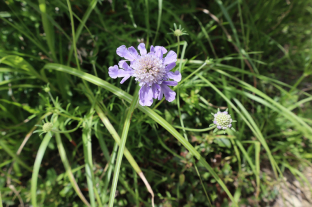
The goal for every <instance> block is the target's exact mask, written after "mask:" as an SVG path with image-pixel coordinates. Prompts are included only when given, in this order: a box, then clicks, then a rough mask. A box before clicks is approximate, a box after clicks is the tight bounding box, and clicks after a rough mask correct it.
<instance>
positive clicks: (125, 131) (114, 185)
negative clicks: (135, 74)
mask: <svg viewBox="0 0 312 207" xmlns="http://www.w3.org/2000/svg"><path fill="white" fill-rule="evenodd" d="M138 89H139V87H137V89H136V90H135V92H134V98H133V100H132V102H131V105H130V107H129V109H128V113H127V116H126V119H125V123H124V127H123V131H122V135H121V142H120V145H119V150H118V155H117V161H116V165H115V171H114V177H113V182H112V187H111V193H110V197H109V207H113V206H114V199H115V193H116V188H117V182H118V177H119V172H120V166H121V161H122V157H123V154H124V150H125V145H126V141H127V137H128V132H129V128H130V120H131V116H132V113H133V111H134V108H135V106H136V105H137V102H138V100H139V90H138Z"/></svg>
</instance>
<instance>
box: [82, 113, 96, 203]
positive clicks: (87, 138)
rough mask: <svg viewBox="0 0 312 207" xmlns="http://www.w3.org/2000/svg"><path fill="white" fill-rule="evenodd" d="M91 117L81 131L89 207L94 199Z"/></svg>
mask: <svg viewBox="0 0 312 207" xmlns="http://www.w3.org/2000/svg"><path fill="white" fill-rule="evenodd" d="M91 122H92V116H91V117H90V118H89V120H88V121H86V122H85V124H84V128H83V131H82V141H83V153H84V160H85V169H86V178H87V184H88V190H89V197H90V204H91V207H95V197H94V191H93V188H94V184H93V183H94V174H93V164H92V148H91V124H92V123H91Z"/></svg>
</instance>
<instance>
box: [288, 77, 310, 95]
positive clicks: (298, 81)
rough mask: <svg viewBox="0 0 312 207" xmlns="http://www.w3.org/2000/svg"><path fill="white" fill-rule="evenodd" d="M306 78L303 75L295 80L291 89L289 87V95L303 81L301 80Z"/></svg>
mask: <svg viewBox="0 0 312 207" xmlns="http://www.w3.org/2000/svg"><path fill="white" fill-rule="evenodd" d="M305 77H307V75H306V74H305V73H303V74H302V76H301V77H300V78H299V79H298V80H297V82H296V83H295V84H294V85H293V87H291V89H290V91H289V93H291V92H293V91H294V90H295V89H296V88H297V86H298V85H299V84H300V83H301V81H303V79H304V78H305Z"/></svg>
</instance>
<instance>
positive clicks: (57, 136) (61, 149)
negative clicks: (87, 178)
mask: <svg viewBox="0 0 312 207" xmlns="http://www.w3.org/2000/svg"><path fill="white" fill-rule="evenodd" d="M55 140H56V144H57V148H58V150H59V153H60V157H61V160H62V162H63V165H64V168H65V170H66V173H67V176H68V178H69V181H70V183H71V184H72V186H73V188H74V190H75V191H76V193H77V195H78V196H79V198H80V199H81V200H82V202H83V203H84V204H85V205H86V206H88V207H91V206H90V204H89V202H88V201H87V200H86V198H85V197H84V196H83V194H82V193H81V191H80V189H79V186H78V184H77V182H76V180H75V177H74V175H73V173H72V170H71V167H70V165H69V162H68V159H67V156H66V152H65V149H64V146H63V143H62V140H61V136H60V134H59V133H55Z"/></svg>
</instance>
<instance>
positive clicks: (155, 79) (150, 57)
mask: <svg viewBox="0 0 312 207" xmlns="http://www.w3.org/2000/svg"><path fill="white" fill-rule="evenodd" d="M131 67H132V68H133V69H134V77H135V80H136V81H139V82H140V83H141V84H142V85H145V84H148V85H149V86H151V85H152V84H153V83H159V84H161V82H162V81H163V80H164V77H165V75H166V70H165V65H164V63H163V61H162V59H160V58H158V57H157V56H156V55H154V54H151V53H149V54H146V55H144V56H141V57H140V58H138V59H136V60H135V61H134V63H133V64H132V65H131Z"/></svg>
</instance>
